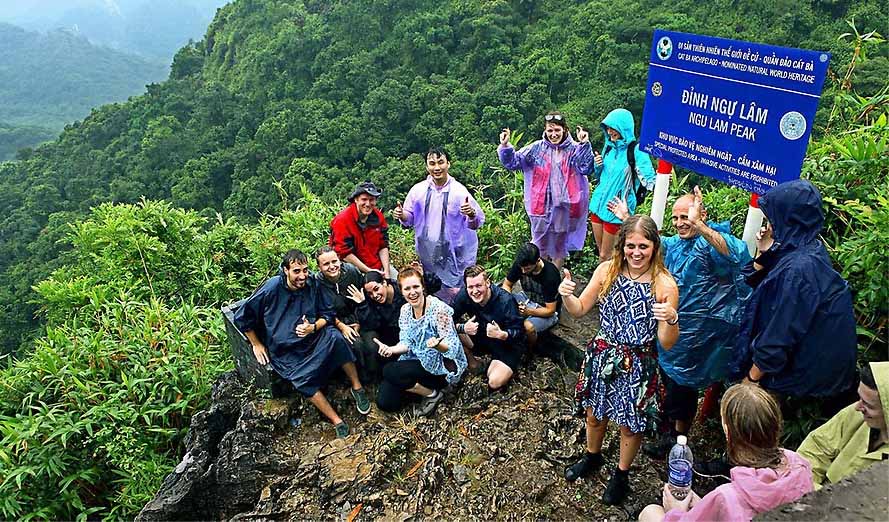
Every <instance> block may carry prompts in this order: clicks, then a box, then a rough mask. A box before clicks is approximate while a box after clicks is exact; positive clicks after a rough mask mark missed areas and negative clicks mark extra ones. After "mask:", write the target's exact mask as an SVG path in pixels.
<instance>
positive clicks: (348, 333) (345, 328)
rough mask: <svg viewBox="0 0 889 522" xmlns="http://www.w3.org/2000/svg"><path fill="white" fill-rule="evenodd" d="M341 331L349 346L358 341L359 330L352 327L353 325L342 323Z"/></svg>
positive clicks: (340, 325)
mask: <svg viewBox="0 0 889 522" xmlns="http://www.w3.org/2000/svg"><path fill="white" fill-rule="evenodd" d="M338 328H339V331H340V333H341V334H343V337H345V338H346V341H348V343H349V344H355V341H356V340H358V330H356V329H355V328H353V327H352V325H348V324H346V323H340V324H339V326H338Z"/></svg>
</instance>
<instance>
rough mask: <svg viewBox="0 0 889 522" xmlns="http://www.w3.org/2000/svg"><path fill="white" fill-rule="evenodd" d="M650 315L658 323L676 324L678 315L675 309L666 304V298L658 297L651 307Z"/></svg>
mask: <svg viewBox="0 0 889 522" xmlns="http://www.w3.org/2000/svg"><path fill="white" fill-rule="evenodd" d="M651 315H653V316H654V318H655V319H657V320H658V321H667V322H671V323H673V322H676V321H677V320H678V319H679V313H678V312H677V311H676V309H675V308H673V307H672V306H670V304H669V303H667V296H665V295H664V296H660V297H658V298H657V302H656V303H654V304H653V305H651Z"/></svg>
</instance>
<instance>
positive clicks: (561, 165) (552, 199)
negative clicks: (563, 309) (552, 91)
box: [497, 112, 593, 268]
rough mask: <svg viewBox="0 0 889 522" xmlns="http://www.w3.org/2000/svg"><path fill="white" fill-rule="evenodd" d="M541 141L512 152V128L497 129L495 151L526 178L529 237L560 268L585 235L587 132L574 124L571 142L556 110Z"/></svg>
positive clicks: (590, 164) (590, 154) (547, 119)
mask: <svg viewBox="0 0 889 522" xmlns="http://www.w3.org/2000/svg"><path fill="white" fill-rule="evenodd" d="M544 120H545V122H546V128H545V130H544V131H543V139H541V140H537V141H535V142H534V143H531V144H530V145H526V146H524V147H522V149H521V150H519V151H516V150H515V148H513V146H512V145H511V144H510V143H509V138H510V135H511V131H510V130H509V129H508V128H507V129H503V131H502V132H501V133H500V146H499V147H498V148H497V153H498V155H499V156H500V163H502V164H503V166H504V167H505V168H507V169H509V170H519V169H521V170H522V173H523V174H524V176H525V210H526V211H527V212H528V218H529V219H530V220H531V241H532V242H533V243H534V244H535V245H537V247H538V248H539V249H540V254H541V256H543V257H548V258H549V259H550V260H552V262H553V263H554V264H555V265H556V266H557V267H559V268H561V267H562V262H563V261H564V259H565V258H566V257H567V256H568V252H569V251H571V250H580V249H582V248H583V243H584V240H585V239H586V230H587V228H586V227H587V221H586V209H587V205H589V202H590V184H589V181H588V180H587V178H586V176H588V175H589V174H590V172H591V171H592V168H593V151H592V148H591V147H590V141H589V134H588V133H587V132H586V131H585V130H584V129H583V128H582V127H577V139H578V140H579V141H577V142H575V141H574V140H573V139H572V138H571V133H570V132H569V131H568V122H567V121H566V120H565V117H564V116H563V115H562V114H561V113H558V112H550V113H549V114H547V115H546V116H545V117H544Z"/></svg>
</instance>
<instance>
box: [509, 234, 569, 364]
mask: <svg viewBox="0 0 889 522" xmlns="http://www.w3.org/2000/svg"><path fill="white" fill-rule="evenodd" d="M519 280H521V282H522V291H521V292H519V293H517V294H516V295H515V298H516V301H518V303H519V314H521V315H522V316H523V317H525V321H524V328H525V335H526V336H527V339H528V347H529V348H532V349H533V348H534V347H535V346H536V345H537V335H538V334H539V333H541V332H544V331H546V330H549V329H550V328H552V327H553V326H555V325H557V324H559V309H560V308H561V307H562V298H561V296H559V284H560V283H561V282H562V276H561V274H559V269H558V268H556V265H554V264H553V263H551V262H550V261H548V260H546V259H543V258H542V257H540V249H539V248H537V245H535V244H534V243H531V242H528V243H525V244H524V245H522V246H521V248H519V251H518V254H517V255H516V259H515V261H514V262H513V264H512V268H510V269H509V273H508V274H507V275H506V279H505V280H504V281H503V289H504V290H506V291H507V292H512V287H513V285H515V284H516V282H517V281H519Z"/></svg>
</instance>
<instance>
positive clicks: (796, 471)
mask: <svg viewBox="0 0 889 522" xmlns="http://www.w3.org/2000/svg"><path fill="white" fill-rule="evenodd" d="M721 413H722V429H723V431H725V440H726V447H727V448H728V454H729V458H730V459H731V461H732V462H734V463H735V464H736V465H735V467H733V468H732V469H731V472H730V473H731V482H730V483H728V484H723V485H722V486H719V487H718V488H716V489H715V490H713V491H711V492H710V493H708V494H707V495H705V496H704V498H701V497H699V496H698V495H697V494H695V492H694V491H689V493H688V495H687V496H686V497H685V498H684V499H682V500H680V499H677V498H676V497H674V496H673V493H672V492H671V491H670V486H669V485H665V486H664V493H663V507H662V506H659V505H657V504H652V505H649V506H647V507H646V508H645V509H643V510H642V513H640V514H639V521H640V522H661V521H679V520H682V521H692V520H695V521H709V520H738V521H740V520H747V521H749V520H752V519H753V517H755V516H756V515H758V514H760V513H765V512H766V511H769V510H772V509H774V508H776V507H778V506H780V505H782V504H787V503H790V502H795V501H797V500H799V498H800V497H802V496H803V495H805V494H806V493H809V492H810V491H812V468H811V466H809V463H808V462H807V461H806V459H804V458H802V457H801V456H800V455H799V454H797V453H794V452H792V451H790V450H787V449H783V448H780V447H778V442H779V441H780V440H781V429H782V425H783V420H782V418H781V408H780V407H778V403H777V402H776V401H775V399H774V398H773V397H772V396H771V395H769V393H768V392H767V391H765V390H763V389H762V388H760V387H759V386H754V385H752V384H749V383H743V384H736V385H734V386H732V387H731V388H729V389H728V391H726V392H725V396H724V397H723V399H722V405H721Z"/></svg>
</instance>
